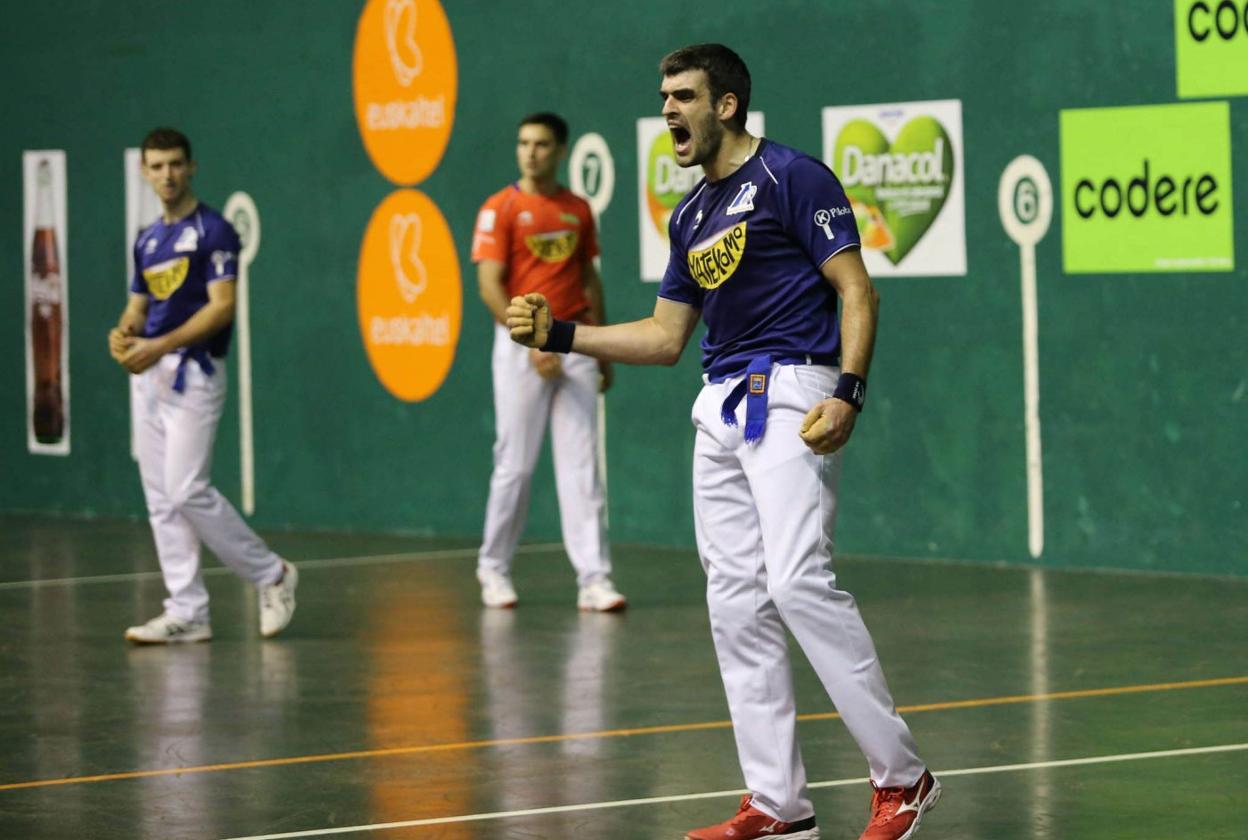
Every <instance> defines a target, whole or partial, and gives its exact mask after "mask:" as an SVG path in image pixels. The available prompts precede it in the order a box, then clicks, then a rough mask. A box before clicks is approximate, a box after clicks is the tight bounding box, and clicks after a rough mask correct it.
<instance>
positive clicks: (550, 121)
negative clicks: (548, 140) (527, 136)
mask: <svg viewBox="0 0 1248 840" xmlns="http://www.w3.org/2000/svg"><path fill="white" fill-rule="evenodd" d="M526 125H544V126H546V127H547V128H549V129H550V131H551V133H552V134H554V135H555V141H556V142H557V143H558V144H559V145H560V146H566V145H567V143H568V121H567V120H565V119H564V118H563V117H561V116H559V115H558V114H552V113H551V112H550V111H538V112H537V113H536V114H529V115H528V116H527V117H525V118H524V119H522V120H520V125H518V126H516V127H517V128H524V127H525V126H526Z"/></svg>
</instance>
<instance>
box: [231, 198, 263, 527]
mask: <svg viewBox="0 0 1248 840" xmlns="http://www.w3.org/2000/svg"><path fill="white" fill-rule="evenodd" d="M223 215H224V216H225V218H226V219H227V220H228V221H229V223H230V224H232V225H233V226H234V230H236V231H237V232H238V237H239V239H240V240H242V250H241V252H240V253H239V255H238V290H237V291H238V293H237V294H236V295H235V304H234V330H235V334H236V335H237V336H238V448H239V458H240V464H239V472H240V474H241V476H242V484H243V513H245V514H247V515H248V516H250V515H251V514H253V513H255V512H256V460H255V442H254V437H253V432H252V415H251V311H250V306H249V300H250V297H251V288H250V286H249V285H248V282H247V269H248V267H249V266H250V265H251V263H252V262H253V261H254V260H255V259H256V253H257V252H258V251H259V250H260V214H259V213H258V212H257V211H256V203H255V202H254V201H252V200H251V196H249V195H248V194H247V193H245V192H236V193H234V194H233V195H231V196H230V197H229V199H228V200H227V201H226V202H225V212H224V214H223Z"/></svg>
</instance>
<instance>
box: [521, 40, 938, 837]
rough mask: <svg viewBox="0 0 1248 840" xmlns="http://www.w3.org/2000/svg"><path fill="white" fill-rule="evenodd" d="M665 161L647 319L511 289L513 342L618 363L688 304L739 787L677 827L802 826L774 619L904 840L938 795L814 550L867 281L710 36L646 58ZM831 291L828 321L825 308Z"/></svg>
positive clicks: (757, 831)
mask: <svg viewBox="0 0 1248 840" xmlns="http://www.w3.org/2000/svg"><path fill="white" fill-rule="evenodd" d="M660 70H661V72H662V75H663V81H662V84H661V87H660V94H661V97H662V100H663V115H664V117H665V118H666V119H667V124H668V128H669V130H670V131H671V134H672V141H673V149H674V151H675V154H676V161H677V163H679V164H680V165H681V166H696V165H701V166H702V167H703V170H704V172H705V175H706V177H705V178H704V179H703V180H702V181H700V182H699V183H698V184H697V185H696V186H695V187H694V189H693V190H692V191H691V192H690V194H689V195H688V196H687V197H686V198H685V199H684V200H683V201H682V202H681V203H680V204H679V205H678V206H677V207H676V209H675V210H674V211H673V214H672V217H671V220H670V223H669V235H670V239H671V246H672V250H671V258H670V260H669V262H668V267H667V272H666V275H665V277H664V278H663V283H662V285H661V286H660V287H659V297H658V301H657V302H656V304H655V309H654V315H653V316H652V317H650V318H646V319H643V320H641V321H634V322H632V323H626V324H616V325H612V326H606V327H593V326H584V325H580V324H572V323H568V322H563V321H558V320H554V319H553V318H552V317H551V315H550V309H549V306H547V304H546V302H545V300H544V298H542V296H541V295H525V296H523V297H517V298H513V300H512V303H511V306H510V307H509V308H508V310H507V315H508V319H507V320H508V326H509V327H510V329H511V334H512V337H513V338H514V339H516V340H517V341H519V342H521V343H523V344H528V345H530V346H536V347H540V348H542V349H545V350H556V351H565V352H566V351H569V350H572V349H575V351H576V352H577V353H583V354H586V355H589V356H595V357H597V358H600V359H606V360H610V361H618V362H625V363H633V364H672V363H674V362H675V361H676V359H677V358H679V356H680V354H681V352H682V351H683V349H684V347H685V345H686V344H687V343H688V340H689V336H690V335H691V333H692V332H693V328H694V326H695V325H696V323H697V320H698V318H699V317H701V318H702V319H703V320H704V321H705V322H706V336H705V338H704V339H703V342H702V364H703V370H704V380H705V385H704V387H703V388H702V391H701V393H700V394H699V395H698V398H697V400H696V402H695V403H694V408H693V423H694V427H695V430H696V440H695V444H694V470H693V473H694V474H693V484H694V487H693V494H694V516H695V520H696V521H695V526H696V532H697V538H698V550H699V553H700V555H701V557H702V564H703V567H704V568H705V570H706V574H707V605H708V608H709V611H710V618H711V630H712V634H713V636H714V640H715V651H716V655H717V657H718V659H719V666H720V673H721V676H722V677H723V681H724V688H725V691H726V693H727V696H728V706H729V710H730V712H731V715H732V722H733V731H734V734H735V736H736V741H737V752H738V756H739V758H740V762H741V768H742V772H743V774H744V776H745V781H746V785H747V787H748V788H749V790H750V791H751V793H750V795H748V796H746V797H745V798H744V799H743V800H742V802H741V806H740V809H739V810H738V812H737V814H736V815H735V816H733V817H732V818H731V819H729V820H727V821H726V822H724V823H720V824H718V825H713V826H708V827H706V828H701V829H697V830H694V831H691V832H689V833H688V835H686V836H687V837H688V838H689V840H729V838H731V840H751V838H760V837H783V838H787V839H788V840H799V839H800V840H810V838H817V837H818V836H819V829H818V827H817V826H816V824H815V816H814V808H813V806H812V804H811V801H810V798H809V796H808V793H807V783H806V772H805V768H804V766H803V763H802V759H801V753H800V750H799V748H798V744H797V738H796V704H795V699H794V693H793V684H792V677H791V673H790V665H789V652H788V648H787V643H786V636H785V631H786V628H787V629H788V631H790V632H791V633H792V634H793V636H794V638H795V639H796V640H797V643H798V645H799V646H800V647H801V649H802V651H803V653H804V654H805V655H806V657H807V659H808V660H809V661H810V663H811V665H812V666H813V667H814V669H815V671H816V673H817V674H818V675H819V678H820V680H821V681H822V683H823V685H824V688H825V689H826V690H827V692H828V694H829V696H830V697H831V699H832V701H833V703H834V704H835V705H836V708H837V710H838V711H839V712H840V714H841V718H842V719H843V720H844V721H845V725H846V727H847V728H848V729H849V731H850V733H851V734H852V735H853V737H854V739H855V740H856V741H857V743H858V745H859V747H860V748H861V749H862V751H863V753H864V755H865V756H866V758H867V762H868V765H869V769H870V777H871V782H872V786H873V788H874V795H873V797H872V807H871V818H870V820H869V823H868V825H867V827H866V829H865V831H864V833H863V834H862V837H861V840H906V838H910V837H912V836H913V835H914V834H915V832H916V831H917V830H918V827H919V822H920V820H921V818H922V817H923V815H924V813H925V812H926V811H927V810H928V809H929V808H931V807H932V806H933V805H934V804H935V803H936V801H937V800H938V799H939V797H940V784H939V783H938V782H937V781H936V780H935V778H933V776H932V775H931V773H930V772H928V770H927V768H926V765H925V764H924V763H923V761H922V760H921V759H920V758H919V757H918V754H917V750H916V747H915V744H914V739H913V738H912V736H911V734H910V730H909V729H908V727H907V726H906V724H905V722H904V721H903V720H902V719H901V717H900V716H899V715H898V714H897V710H896V707H895V705H894V703H893V699H892V696H891V694H890V693H889V690H888V685H887V684H886V682H885V680H884V673H883V670H882V669H881V667H880V664H879V661H878V659H877V657H876V652H875V646H874V644H873V642H872V640H871V636H870V634H869V633H868V632H867V628H866V626H865V624H864V623H863V621H862V617H861V615H860V614H859V612H858V607H857V605H856V603H855V601H854V599H853V596H851V595H850V594H849V593H847V592H845V591H844V590H841V589H838V588H837V586H836V576H835V574H834V573H833V571H832V565H831V564H832V556H831V547H832V543H833V530H834V524H835V515H836V484H837V476H838V474H839V471H840V449H841V447H842V446H843V445H844V444H845V443H846V442H847V441H848V440H849V437H850V434H851V433H852V431H853V427H854V423H855V421H856V419H857V417H858V414H859V412H860V411H861V410H862V407H863V400H864V397H865V395H866V378H867V371H868V368H869V367H870V362H871V352H872V347H873V345H874V340H875V327H876V320H877V312H878V300H879V298H878V295H877V294H876V292H875V289H874V287H873V286H872V283H871V279H870V277H868V275H867V272H866V269H865V267H864V266H863V262H862V257H861V255H860V253H859V240H858V232H857V227H856V225H855V223H854V218H853V215H852V212H851V210H850V207H849V201H848V200H847V199H846V197H845V193H844V191H843V190H842V188H841V185H840V183H839V182H838V181H837V179H836V177H835V176H834V175H833V174H832V172H831V171H830V170H828V168H827V167H826V166H824V165H823V164H822V163H820V162H819V161H817V160H815V159H814V158H811V157H810V156H808V155H805V154H803V153H801V152H799V151H796V150H794V149H790V148H788V147H785V146H782V145H780V144H778V143H773V142H771V141H769V140H764V139H763V138H758V137H753V136H751V135H750V134H749V133H748V132H747V131H746V129H745V116H746V113H747V110H748V106H749V96H750V78H749V71H748V70H747V69H746V67H745V64H744V62H742V61H741V59H740V57H738V56H737V55H736V53H734V52H732V50H730V49H728V48H727V47H724V46H721V45H718V44H703V45H700V46H694V47H686V48H684V49H681V50H677V51H676V52H674V53H671V54H670V55H668V56H667V57H665V58H664V59H663V62H662V63H661V65H660ZM838 301H839V304H840V306H839V308H840V313H839V316H840V317H839V321H838V311H837V310H838Z"/></svg>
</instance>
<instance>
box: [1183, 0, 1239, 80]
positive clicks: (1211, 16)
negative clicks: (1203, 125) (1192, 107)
mask: <svg viewBox="0 0 1248 840" xmlns="http://www.w3.org/2000/svg"><path fill="white" fill-rule="evenodd" d="M1174 68H1175V74H1176V76H1177V85H1178V89H1179V98H1180V99H1190V98H1193V97H1202V96H1238V95H1241V94H1248V0H1174Z"/></svg>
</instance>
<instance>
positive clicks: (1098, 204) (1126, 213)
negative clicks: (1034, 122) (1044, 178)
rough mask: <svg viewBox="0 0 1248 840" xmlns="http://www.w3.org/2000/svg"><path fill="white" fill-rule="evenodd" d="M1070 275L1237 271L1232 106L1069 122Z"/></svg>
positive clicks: (1110, 113) (1086, 112)
mask: <svg viewBox="0 0 1248 840" xmlns="http://www.w3.org/2000/svg"><path fill="white" fill-rule="evenodd" d="M1061 147H1062V254H1063V262H1064V264H1065V270H1066V272H1067V273H1068V274H1077V273H1100V272H1119V273H1126V272H1145V271H1176V272H1191V271H1231V270H1232V269H1234V267H1235V241H1234V234H1233V229H1232V225H1231V219H1232V209H1231V193H1232V190H1231V115H1230V108H1229V106H1228V105H1227V103H1225V102H1199V103H1190V104H1179V105H1145V106H1139V107H1129V108H1088V109H1079V110H1069V111H1062V112H1061Z"/></svg>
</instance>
